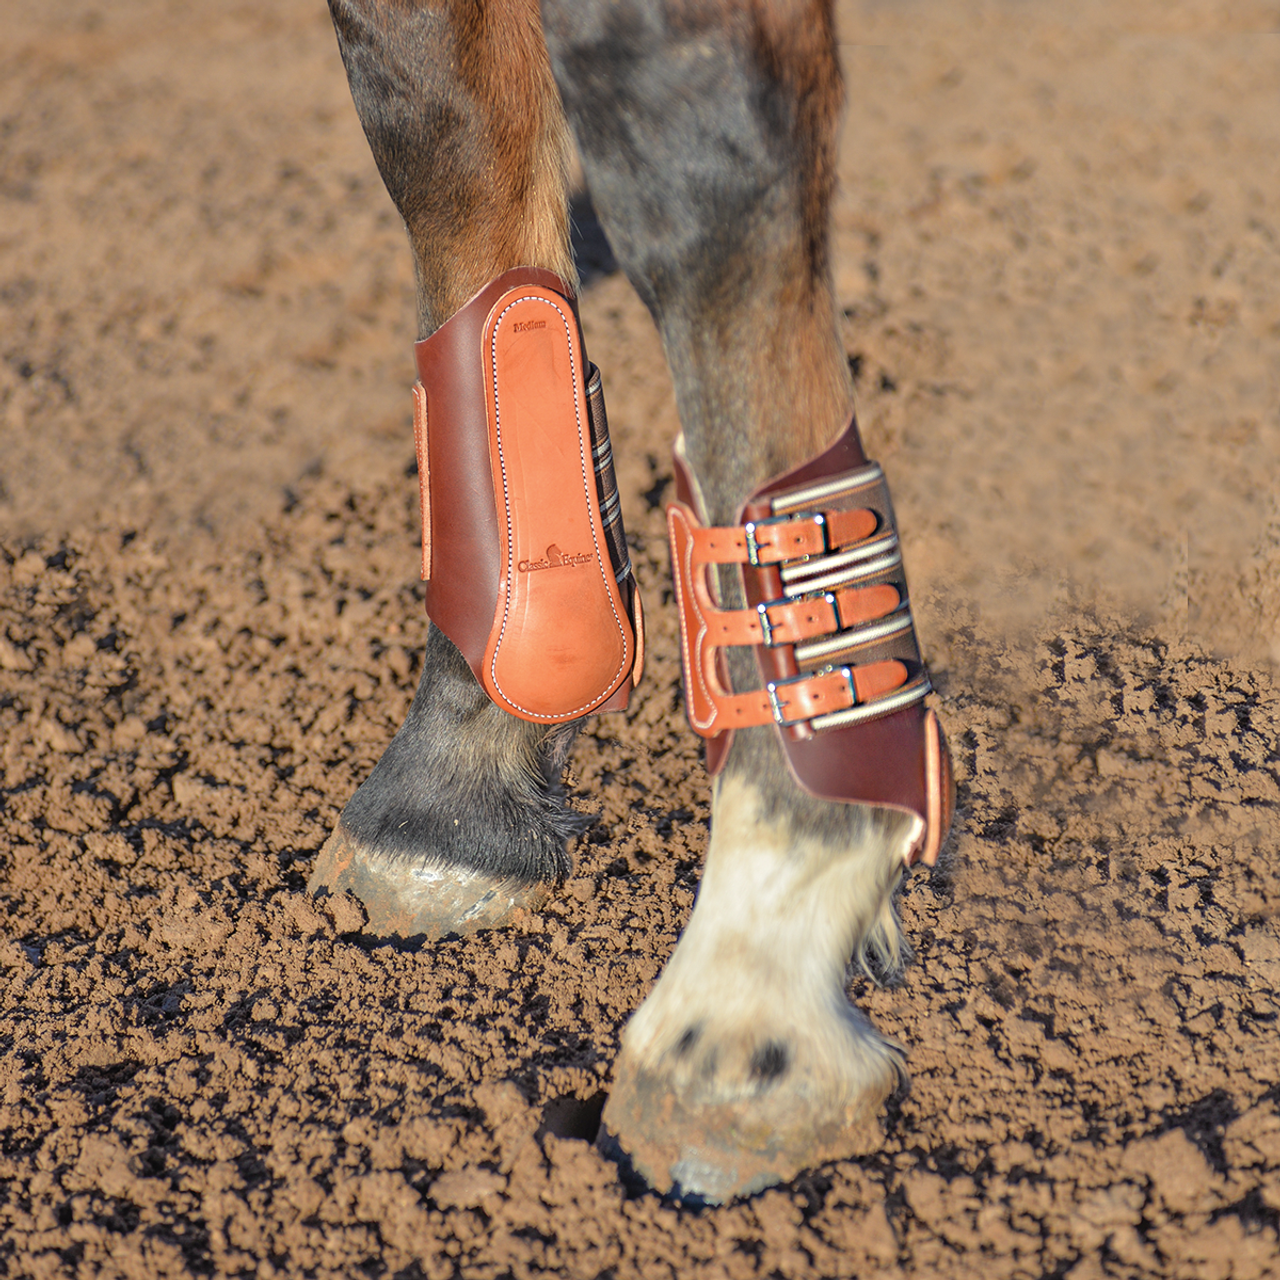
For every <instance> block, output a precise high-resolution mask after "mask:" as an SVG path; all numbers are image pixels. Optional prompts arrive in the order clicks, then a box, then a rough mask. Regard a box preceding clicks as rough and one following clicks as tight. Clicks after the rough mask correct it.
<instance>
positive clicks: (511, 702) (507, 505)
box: [488, 293, 631, 721]
mask: <svg viewBox="0 0 1280 1280" xmlns="http://www.w3.org/2000/svg"><path fill="white" fill-rule="evenodd" d="M521 302H541V303H545V304H546V305H547V306H549V307H552V308H553V309H554V310H555V312H556V313H557V314H558V315H559V317H560V322H561V323H562V324H563V325H564V330H565V336H566V338H567V339H568V346H569V374H570V377H571V379H572V382H573V416H574V421H575V423H576V425H577V429H578V461H579V464H580V465H581V467H582V490H583V496H584V497H585V498H586V501H587V510H588V511H590V510H591V491H590V490H589V489H588V488H587V482H588V478H587V465H586V457H585V452H584V448H583V443H582V411H581V409H580V408H579V407H578V366H577V363H576V361H575V360H574V358H573V331H572V329H570V327H569V321H568V318H567V317H566V316H565V313H564V312H563V310H561V308H560V306H559V305H558V304H557V303H555V302H553V301H552V300H551V299H550V298H544V297H543V296H542V295H541V294H536V293H530V294H525V295H524V296H522V297H519V298H513V299H512V300H511V301H510V302H508V303H507V305H506V306H505V307H503V309H502V311H501V312H500V313H499V315H498V318H497V319H496V320H495V321H494V322H493V324H492V325H491V326H490V328H489V331H488V338H489V353H490V362H491V365H492V371H493V425H494V434H495V435H496V436H497V440H498V465H499V467H500V468H501V469H502V502H503V508H504V509H505V511H506V515H507V595H506V600H505V602H504V604H503V607H502V627H501V628H500V630H499V631H498V639H497V641H496V642H495V644H494V646H493V657H492V658H491V659H490V661H489V676H490V678H491V679H492V680H493V687H494V688H495V689H497V690H498V692H499V693H501V694H502V696H503V698H504V699H505V700H506V702H507V705H508V706H512V707H515V708H516V710H517V711H521V712H523V713H524V714H525V715H527V716H531V717H533V718H534V719H537V720H553V721H554V720H562V719H565V718H566V717H568V716H576V715H578V714H579V713H584V714H585V713H586V711H587V710H588V708H590V707H594V706H597V705H598V704H599V702H600V700H601V699H600V696H597V697H595V698H593V699H591V700H590V701H588V702H584V703H583V704H582V705H581V706H580V707H574V708H573V710H571V711H565V712H559V713H557V714H555V715H549V714H547V713H546V712H542V711H530V710H529V709H528V708H527V707H522V706H521V705H520V704H519V703H518V702H516V701H515V699H513V698H510V697H508V696H507V694H506V693H505V692H504V691H503V688H502V685H501V684H500V683H499V681H498V650H499V649H501V648H502V642H503V639H504V638H505V636H506V633H507V620H508V615H509V614H510V612H511V591H512V569H513V564H514V559H515V557H514V556H513V555H512V551H513V547H512V542H513V538H512V533H511V494H510V491H509V490H508V488H507V461H506V458H505V457H504V456H503V453H502V413H501V410H500V409H499V407H498V346H497V342H496V338H497V333H498V326H499V325H501V323H502V319H503V317H504V316H505V315H506V314H507V312H508V311H510V310H511V308H512V307H514V306H517V305H519V304H520V303H521ZM592 479H594V466H593V468H592ZM587 523H588V524H589V525H590V526H591V541H592V544H593V545H594V546H595V549H596V567H597V569H598V571H599V573H600V581H601V583H602V584H603V586H604V589H605V595H606V597H607V598H608V600H609V612H610V613H612V614H613V620H614V622H615V623H617V626H618V634H619V635H620V636H621V637H622V661H621V662H620V663H619V664H618V667H617V669H616V670H615V671H614V673H613V675H612V676H610V677H609V679H608V681H607V682H606V685H605V687H606V688H607V687H608V686H609V685H611V684H613V683H614V681H616V680H617V678H618V675H619V673H620V672H624V671H625V669H626V667H627V665H628V659H629V654H630V648H631V646H630V645H629V644H628V643H627V632H626V628H625V627H624V626H623V625H622V619H621V618H619V617H618V611H617V609H615V608H614V606H613V592H612V591H610V590H609V580H608V578H607V577H606V576H605V572H604V563H603V561H602V559H601V556H600V543H599V542H598V541H597V539H596V526H595V521H593V520H588V521H587Z"/></svg>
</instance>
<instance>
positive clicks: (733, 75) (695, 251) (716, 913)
mask: <svg viewBox="0 0 1280 1280" xmlns="http://www.w3.org/2000/svg"><path fill="white" fill-rule="evenodd" d="M543 16H544V24H545V28H546V34H547V43H548V47H549V49H550V52H551V61H552V66H553V68H554V70H555V74H556V79H557V82H558V84H559V86H560V91H561V97H562V99H563V101H564V104H565V108H566V111H567V114H568V116H569V119H570V122H571V124H572V126H573V129H574V132H575V135H576V137H577V140H578V144H579V148H580V150H581V152H582V156H583V164H584V168H585V172H586V175H587V179H588V183H589V186H590V189H591V194H592V199H593V202H594V204H595V208H596V210H597V213H598V214H599V217H600V220H601V223H602V225H603V226H604V228H605V230H606V232H607V233H608V235H609V238H610V242H611V244H612V246H613V248H614V251H615V253H616V255H617V258H618V260H619V262H620V263H621V264H622V266H623V268H624V270H625V271H626V272H627V275H628V277H629V278H630V280H631V282H632V283H633V285H634V286H635V288H636V289H637V291H638V292H639V293H640V295H641V297H642V298H643V299H644V300H645V302H646V303H647V305H648V307H649V309H650V311H651V313H652V314H653V317H654V320H655V321H656V323H657V325H658V328H659V330H660V332H661V335H662V339H663V343H664V349H665V352H666V356H667V359H668V362H669V363H670V366H671V370H672V374H673V378H674V382H675V389H676V398H677V405H678V409H679V413H680V420H681V424H682V427H683V440H684V454H685V458H686V460H687V463H688V465H689V468H690V470H691V471H692V482H693V487H694V488H695V489H696V490H697V498H699V499H700V505H701V507H702V511H703V514H702V518H703V520H704V521H705V522H706V523H708V524H711V525H732V524H735V523H737V522H738V521H739V519H740V517H739V512H740V509H741V506H742V504H743V502H744V500H745V499H746V498H747V497H748V495H750V494H752V493H753V492H754V491H755V490H756V489H757V487H758V486H760V485H761V484H762V483H763V482H765V481H766V480H768V479H769V478H770V477H775V476H778V475H779V474H780V473H784V472H787V471H788V470H789V469H791V468H793V467H795V466H797V465H798V464H800V463H802V462H804V461H806V460H807V459H811V458H813V457H814V455H815V454H817V453H819V452H820V451H821V450H823V449H824V447H826V446H827V445H829V444H830V442H831V441H832V439H833V438H834V437H836V436H837V435H838V433H839V432H840V429H841V428H842V427H844V426H845V425H846V424H847V423H848V422H849V420H850V415H851V412H852V402H853V393H852V386H851V383H850V379H849V373H848V368H847V361H846V358H845V354H844V351H843V348H842V345H841V342H840V338H839V333H838V330H837V325H836V307H835V299H834V290H833V285H832V281H831V275H830V270H829V264H828V227H827V223H828V212H829V204H830V199H831V192H832V185H833V168H834V135H835V128H836V122H837V115H838V109H839V105H840V100H841V93H842V91H841V83H840V74H839V68H838V63H837V60H836V50H835V40H834V31H833V19H832V13H831V5H830V3H829V2H828V0H790V2H784V0H759V2H757V3H755V4H752V5H746V4H731V3H728V2H727V0H668V3H666V4H663V5H653V4H649V3H646V2H645V0H543ZM719 590H720V594H721V600H720V604H721V605H722V606H724V607H728V608H741V607H742V606H743V605H744V604H745V603H746V601H745V600H744V596H743V578H742V576H741V574H739V573H737V572H728V571H725V572H722V573H721V575H720V582H719ZM726 652H727V653H728V655H729V662H728V667H729V673H730V675H731V677H732V684H733V687H734V688H735V689H737V690H740V691H741V690H749V689H752V688H755V689H759V688H760V687H761V680H760V675H759V672H758V671H757V669H756V663H755V659H754V657H753V654H752V651H751V650H750V649H742V648H739V649H733V650H727V651H726ZM686 678H687V677H686ZM686 691H687V692H688V689H687V686H686ZM712 813H713V817H712V831H711V842H710V848H709V850H708V854H707V861H706V868H705V872H704V875H703V879H702V884H701V888H700V890H699V895H698V899H697V903H696V905H695V907H694V911H693V914H692V917H691V919H690V922H689V925H688V927H687V928H686V930H685V932H684V934H683V936H682V937H681V939H680V942H679V944H678V946H677V948H676V951H675V953H674V955H673V956H672V959H671V961H670V963H669V964H668V965H667V968H666V970H665V971H664V973H663V974H662V976H661V978H660V980H659V982H658V984H657V986H656V987H655V988H654V990H653V991H652V993H651V994H650V995H649V996H648V998H647V999H646V1000H645V1002H644V1004H643V1005H642V1007H641V1008H640V1010H639V1011H638V1012H637V1013H636V1014H635V1016H634V1017H633V1019H632V1020H631V1022H630V1024H629V1025H628V1027H627V1029H626V1031H625V1033H624V1037H623V1042H622V1052H621V1056H620V1058H619V1061H618V1064H617V1069H616V1081H615V1087H614V1089H613V1092H612V1094H611V1096H610V1099H609V1102H608V1105H607V1108H606V1111H605V1116H604V1124H605V1129H606V1135H605V1141H606V1143H609V1142H612V1143H614V1144H615V1145H616V1146H620V1147H621V1149H622V1151H623V1152H625V1153H626V1154H627V1155H628V1156H629V1157H630V1159H631V1161H632V1162H633V1164H634V1166H635V1168H636V1169H637V1170H638V1171H639V1172H640V1173H641V1174H642V1175H643V1176H644V1178H645V1179H646V1180H647V1181H648V1182H649V1183H650V1184H651V1185H653V1186H655V1187H657V1188H659V1189H662V1190H666V1189H668V1188H672V1187H674V1188H676V1189H677V1190H678V1191H679V1192H682V1193H683V1194H685V1195H692V1196H696V1197H702V1198H704V1199H707V1200H713V1201H718V1200H723V1199H726V1198H728V1197H729V1196H732V1195H737V1194H744V1193H747V1192H750V1191H752V1190H755V1189H758V1188H759V1187H761V1186H766V1185H769V1184H770V1183H771V1182H776V1181H778V1180H779V1179H783V1178H787V1177H790V1176H793V1175H794V1174H795V1173H797V1172H798V1171H799V1170H801V1169H803V1168H805V1167H807V1166H811V1165H813V1164H815V1163H818V1162H820V1161H821V1160H823V1159H828V1158H835V1157H844V1156H848V1155H850V1154H853V1153H856V1152H857V1151H859V1150H861V1149H865V1148H866V1146H867V1145H868V1144H872V1143H874V1142H875V1141H876V1140H877V1130H878V1126H877V1124H876V1115H877V1113H878V1110H879V1107H880V1105H881V1103H882V1102H883V1100H884V1099H885V1097H886V1096H887V1095H888V1093H889V1092H890V1091H891V1090H892V1089H893V1088H894V1086H895V1084H896V1082H897V1081H898V1080H899V1077H900V1071H901V1067H900V1054H899V1051H898V1050H897V1049H896V1048H895V1047H893V1046H892V1045H890V1044H889V1043H887V1042H886V1041H885V1040H883V1039H882V1038H880V1036H879V1035H878V1034H877V1033H876V1032H875V1030H874V1029H873V1028H872V1026H871V1025H870V1023H869V1022H868V1020H867V1019H866V1018H865V1017H864V1016H863V1015H862V1014H861V1013H859V1012H858V1011H857V1010H856V1009H854V1008H853V1007H852V1006H851V1005H850V1004H849V1002H848V1000H847V998H846V996H845V993H844V985H845V981H846V971H847V964H848V962H849V959H850V957H851V956H854V955H865V954H866V953H867V951H868V950H873V951H875V952H877V953H878V954H879V956H880V959H881V961H882V962H884V963H887V964H888V966H889V967H890V968H892V967H894V966H896V965H897V963H898V955H899V946H900V943H899V932H898V926H897V920H896V915H895V912H894V909H893V905H892V894H893V891H894V889H895V887H896V885H897V883H898V881H899V877H900V875H901V872H902V869H903V866H904V861H905V860H906V859H907V857H908V856H909V854H910V845H911V842H912V840H913V839H914V838H916V836H917V835H918V826H919V824H914V826H913V823H912V820H911V819H910V818H909V817H908V816H907V815H905V814H904V813H902V812H900V811H898V810H895V809H892V808H886V807H878V806H868V805H863V804H851V803H831V802H828V801H824V800H821V799H816V798H814V796H812V795H810V794H807V793H806V792H804V791H802V790H801V789H800V787H798V786H797V785H796V783H795V782H794V781H793V780H792V777H791V775H790V774H789V772H788V768H787V764H786V762H785V761H784V759H783V754H782V751H781V749H780V745H779V736H778V734H777V732H775V730H774V729H773V727H772V726H761V727H753V728H747V729H740V730H738V731H737V733H736V734H735V736H734V738H733V742H732V747H731V749H730V751H729V755H728V759H727V763H725V764H724V766H723V769H722V771H721V772H720V773H719V775H718V777H717V778H716V781H715V784H714V791H713V809H712Z"/></svg>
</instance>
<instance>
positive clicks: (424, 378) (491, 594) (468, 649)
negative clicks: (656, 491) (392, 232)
mask: <svg viewBox="0 0 1280 1280" xmlns="http://www.w3.org/2000/svg"><path fill="white" fill-rule="evenodd" d="M415 350H416V356H417V364H418V374H419V378H420V382H419V384H418V386H417V387H415V389H414V438H415V441H416V443H417V449H418V477H419V487H420V491H421V500H422V572H423V577H424V578H425V579H426V605H427V612H428V614H429V615H430V616H431V620H432V621H433V622H434V623H435V624H436V626H438V627H439V628H440V629H441V630H442V631H443V632H444V633H445V634H446V635H447V636H448V637H449V638H450V639H451V640H452V641H453V642H454V644H455V645H457V647H458V649H459V651H460V652H461V653H462V655H463V657H464V658H465V659H466V660H467V663H468V664H469V665H470V667H471V670H472V671H473V672H474V674H475V677H476V679H477V680H478V681H479V682H480V684H481V686H482V687H483V688H484V690H485V692H486V693H487V694H488V695H489V697H490V698H491V699H492V700H493V701H494V702H495V703H497V704H498V705H499V706H501V707H503V708H504V709H505V710H507V711H509V712H510V713H511V714H512V715H516V716H519V717H521V718H522V719H526V720H533V721H537V722H540V723H555V722H559V721H564V720H572V719H576V718H577V717H579V716H583V715H586V714H588V713H589V712H592V711H599V710H620V709H622V708H625V707H626V705H627V698H628V695H629V692H630V690H631V688H632V687H633V685H634V683H635V682H636V680H638V679H639V675H640V670H641V664H642V661H643V659H642V653H643V644H644V640H643V625H642V615H641V609H640V601H639V593H638V591H637V588H636V585H635V580H634V578H633V576H632V573H631V565H630V561H629V559H628V558H627V554H626V539H625V535H624V534H623V531H622V522H621V510H620V505H619V503H618V500H617V484H616V481H615V479H614V474H613V460H612V451H611V449H610V446H609V436H608V426H607V423H606V420H605V414H604V396H603V390H602V387H601V384H600V377H599V371H598V370H597V369H596V368H595V367H594V366H593V365H590V364H589V363H588V362H587V359H586V354H585V351H584V349H583V342H582V332H581V328H580V326H579V323H578V315H577V309H576V301H575V299H574V296H573V291H572V290H571V289H570V288H569V286H568V285H567V284H566V283H565V282H564V281H563V280H561V279H560V278H559V276H556V275H553V274H552V273H551V272H549V271H542V270H539V269H537V268H533V267H518V268H516V269H515V270H512V271H507V272H505V273H504V274H502V275H501V276H499V277H498V278H497V279H496V280H493V281H491V282H490V283H489V284H487V285H486V286H485V287H484V288H483V289H481V290H480V292H479V293H477V294H476V295H475V296H474V297H473V298H472V299H471V300H470V301H469V302H468V303H467V304H466V305H465V306H464V307H463V308H462V309H461V310H460V311H458V312H457V313H456V314H455V315H454V316H452V317H451V318H450V319H449V320H448V321H447V322H446V323H445V324H444V325H442V326H441V327H440V328H439V329H438V330H437V331H436V332H435V333H434V334H432V335H431V337H430V338H427V339H426V340H424V341H422V342H419V343H418V344H417V347H416V349H415Z"/></svg>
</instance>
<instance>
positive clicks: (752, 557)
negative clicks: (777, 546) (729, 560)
mask: <svg viewBox="0 0 1280 1280" xmlns="http://www.w3.org/2000/svg"><path fill="white" fill-rule="evenodd" d="M803 520H812V521H813V523H814V524H815V525H816V526H817V528H818V531H819V532H820V533H821V534H822V550H821V551H815V552H813V553H812V554H813V555H826V554H827V553H828V552H829V551H830V550H831V538H830V535H829V534H828V532H827V518H826V516H824V515H823V514H822V512H821V511H810V512H806V513H804V514H803V515H789V516H770V517H769V518H768V519H767V520H748V521H747V522H746V524H744V525H743V526H742V531H743V533H744V534H746V538H747V563H748V564H749V565H751V567H752V568H753V569H758V568H760V564H761V560H760V543H759V542H758V541H757V539H756V530H757V529H762V528H763V527H764V526H765V525H767V524H796V523H798V522H800V521H803ZM782 558H783V559H786V557H785V556H784V557H782ZM770 563H775V564H776V563H777V561H771V562H770Z"/></svg>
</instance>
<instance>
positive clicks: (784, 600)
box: [756, 591, 840, 649]
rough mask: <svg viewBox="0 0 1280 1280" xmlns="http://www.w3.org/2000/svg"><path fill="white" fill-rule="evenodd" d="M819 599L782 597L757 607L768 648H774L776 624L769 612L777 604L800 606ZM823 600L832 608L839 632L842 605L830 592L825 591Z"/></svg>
mask: <svg viewBox="0 0 1280 1280" xmlns="http://www.w3.org/2000/svg"><path fill="white" fill-rule="evenodd" d="M817 598H818V597H816V596H813V595H810V596H782V597H781V598H780V599H778V600H766V601H765V602H764V603H763V604H758V605H756V615H757V616H758V617H759V619H760V631H761V634H762V635H763V637H764V640H763V643H764V645H765V647H766V648H769V649H772V648H773V647H774V639H773V631H774V626H775V624H774V622H773V621H772V619H770V617H769V610H770V609H772V608H773V606H774V605H777V604H800V603H802V602H804V601H806V600H816V599H817ZM821 599H822V600H824V601H825V602H826V603H827V604H828V605H830V606H831V615H832V618H833V619H834V626H835V628H836V629H837V630H838V629H839V627H840V605H839V603H838V602H837V600H836V598H835V596H834V595H833V594H832V593H831V592H830V591H824V592H823V593H822V596H821Z"/></svg>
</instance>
